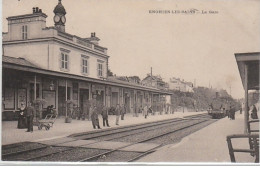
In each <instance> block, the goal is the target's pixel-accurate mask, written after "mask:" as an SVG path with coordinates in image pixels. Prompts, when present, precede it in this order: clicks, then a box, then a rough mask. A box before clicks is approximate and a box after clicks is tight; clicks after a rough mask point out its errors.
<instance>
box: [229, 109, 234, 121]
mask: <svg viewBox="0 0 260 173" xmlns="http://www.w3.org/2000/svg"><path fill="white" fill-rule="evenodd" d="M229 111H230V114H229V116H230V119H232V120H234V119H235V113H236V111H235V107H234V106H230V109H229Z"/></svg>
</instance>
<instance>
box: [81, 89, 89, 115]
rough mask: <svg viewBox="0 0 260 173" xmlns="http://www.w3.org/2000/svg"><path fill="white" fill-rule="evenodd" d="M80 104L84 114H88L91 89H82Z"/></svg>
mask: <svg viewBox="0 0 260 173" xmlns="http://www.w3.org/2000/svg"><path fill="white" fill-rule="evenodd" d="M79 106H80V109H81V111H82V113H83V114H85V115H87V114H88V111H89V107H90V105H89V90H88V89H80V99H79Z"/></svg>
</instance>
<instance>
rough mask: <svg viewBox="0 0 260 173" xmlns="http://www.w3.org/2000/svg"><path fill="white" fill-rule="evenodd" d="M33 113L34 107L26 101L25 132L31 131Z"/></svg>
mask: <svg viewBox="0 0 260 173" xmlns="http://www.w3.org/2000/svg"><path fill="white" fill-rule="evenodd" d="M34 115H35V109H34V107H32V103H31V102H28V107H27V109H26V117H27V127H28V130H27V132H31V133H32V132H33V117H34Z"/></svg>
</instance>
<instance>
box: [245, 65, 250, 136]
mask: <svg viewBox="0 0 260 173" xmlns="http://www.w3.org/2000/svg"><path fill="white" fill-rule="evenodd" d="M248 111H249V110H248V66H247V64H245V112H244V119H245V120H244V133H245V134H247V133H248Z"/></svg>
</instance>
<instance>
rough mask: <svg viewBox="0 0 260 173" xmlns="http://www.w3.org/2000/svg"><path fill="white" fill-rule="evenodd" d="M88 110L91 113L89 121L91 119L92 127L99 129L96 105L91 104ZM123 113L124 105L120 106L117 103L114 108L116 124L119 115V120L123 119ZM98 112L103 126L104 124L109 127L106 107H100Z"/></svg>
mask: <svg viewBox="0 0 260 173" xmlns="http://www.w3.org/2000/svg"><path fill="white" fill-rule="evenodd" d="M90 110H91V111H90V115H91V121H92V125H93V128H94V129H96V128H98V129H101V128H100V125H99V119H98V110H97V106H96V105H94V106H91V109H90ZM125 113H126V107H125V106H124V105H122V106H120V105H119V104H117V105H116V109H115V115H116V125H119V119H120V116H121V120H124V117H125ZM100 114H101V116H102V119H103V127H105V126H107V127H110V126H109V123H108V108H107V107H106V106H105V105H104V106H103V107H102V110H101V113H100Z"/></svg>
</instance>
